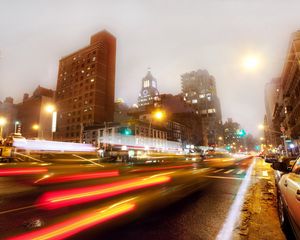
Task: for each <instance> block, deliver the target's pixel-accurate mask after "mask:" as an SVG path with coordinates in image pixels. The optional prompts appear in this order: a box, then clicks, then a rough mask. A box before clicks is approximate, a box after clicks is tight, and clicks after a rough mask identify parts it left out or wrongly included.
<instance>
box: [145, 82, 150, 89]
mask: <svg viewBox="0 0 300 240" xmlns="http://www.w3.org/2000/svg"><path fill="white" fill-rule="evenodd" d="M149 85H150V83H149V80H145V81H144V88H147V87H149Z"/></svg>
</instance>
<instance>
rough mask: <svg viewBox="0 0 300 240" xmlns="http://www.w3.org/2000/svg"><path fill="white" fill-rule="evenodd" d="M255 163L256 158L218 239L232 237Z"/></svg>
mask: <svg viewBox="0 0 300 240" xmlns="http://www.w3.org/2000/svg"><path fill="white" fill-rule="evenodd" d="M255 163H256V159H254V161H253V162H252V164H251V166H250V167H249V168H248V170H247V173H246V176H245V178H244V181H243V182H242V184H241V186H240V188H239V191H238V193H237V195H236V198H235V199H234V202H233V204H232V205H231V208H230V210H229V214H228V216H227V218H226V221H225V223H224V224H223V227H222V229H221V231H220V232H219V233H218V236H217V238H216V239H217V240H230V239H232V232H233V229H234V226H235V223H236V222H237V220H238V218H239V216H240V209H241V206H242V204H243V203H244V198H245V195H246V193H247V189H248V187H249V184H250V181H251V173H252V170H253V167H254V165H255Z"/></svg>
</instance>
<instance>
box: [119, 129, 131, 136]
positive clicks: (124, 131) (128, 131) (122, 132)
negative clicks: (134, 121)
mask: <svg viewBox="0 0 300 240" xmlns="http://www.w3.org/2000/svg"><path fill="white" fill-rule="evenodd" d="M119 132H120V133H121V134H122V135H127V136H129V135H132V130H131V128H129V127H121V128H120V130H119Z"/></svg>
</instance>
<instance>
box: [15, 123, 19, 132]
mask: <svg viewBox="0 0 300 240" xmlns="http://www.w3.org/2000/svg"><path fill="white" fill-rule="evenodd" d="M18 125H20V122H19V121H15V133H17V127H18Z"/></svg>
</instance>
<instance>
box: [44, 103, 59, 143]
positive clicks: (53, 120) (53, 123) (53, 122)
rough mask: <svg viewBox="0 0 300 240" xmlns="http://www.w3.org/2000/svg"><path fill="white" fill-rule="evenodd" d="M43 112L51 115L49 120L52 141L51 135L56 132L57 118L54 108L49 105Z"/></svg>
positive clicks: (52, 105)
mask: <svg viewBox="0 0 300 240" xmlns="http://www.w3.org/2000/svg"><path fill="white" fill-rule="evenodd" d="M45 111H46V112H47V113H48V114H51V115H52V118H51V140H53V133H54V132H55V131H56V116H57V112H56V107H55V105H54V104H51V103H49V104H47V105H46V106H45Z"/></svg>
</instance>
